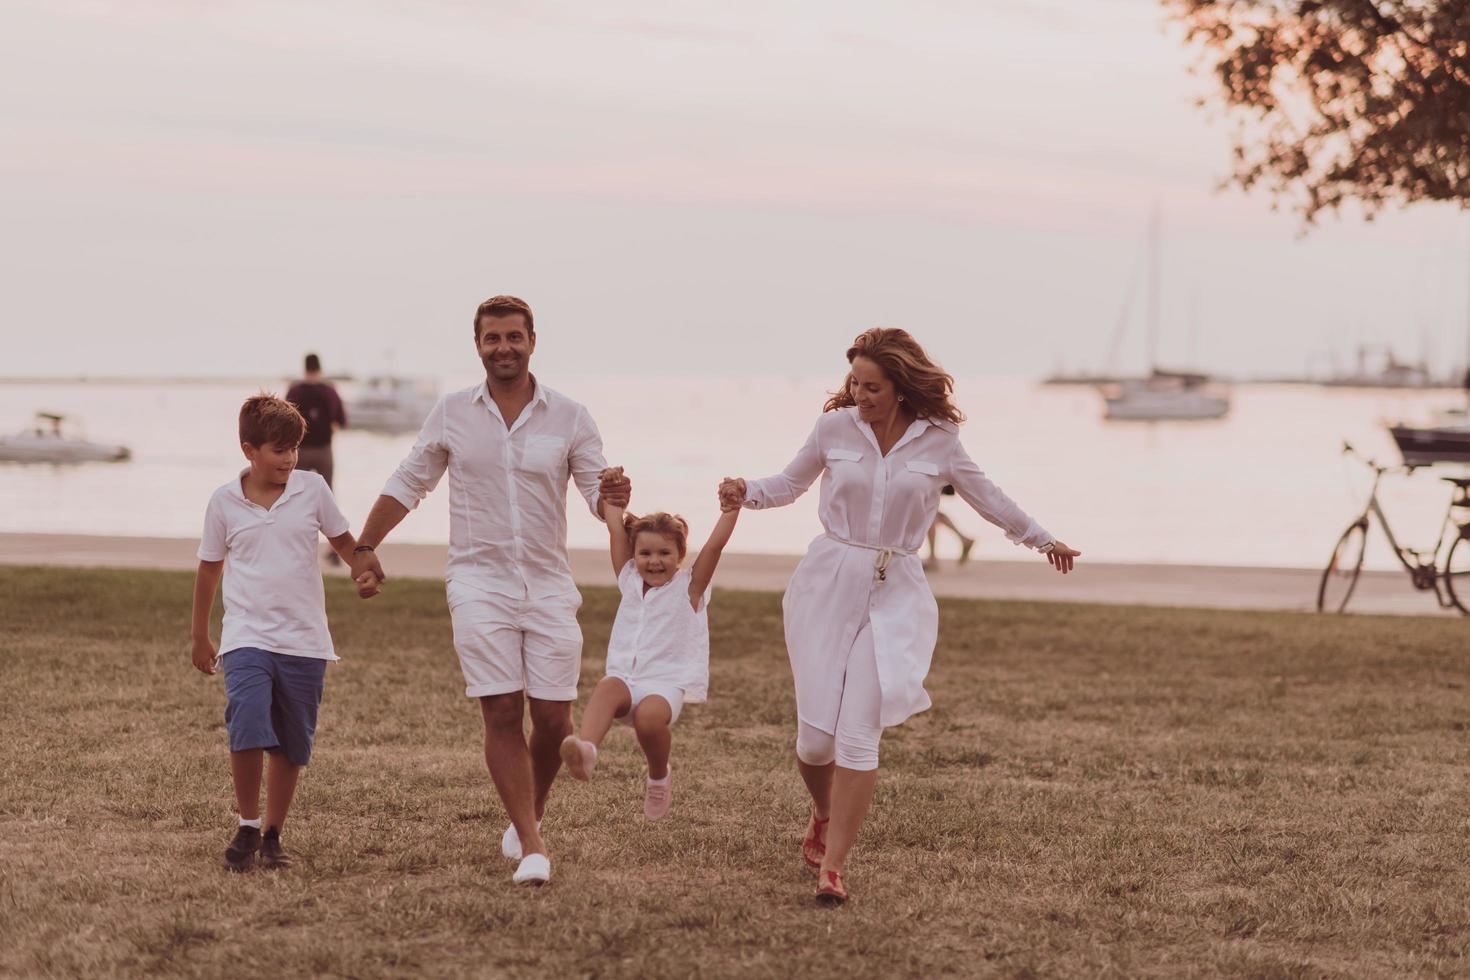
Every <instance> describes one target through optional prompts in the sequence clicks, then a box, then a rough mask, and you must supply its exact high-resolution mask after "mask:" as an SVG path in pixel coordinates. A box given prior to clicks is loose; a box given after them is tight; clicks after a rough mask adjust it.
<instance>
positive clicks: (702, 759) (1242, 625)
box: [0, 568, 1470, 977]
mask: <svg viewBox="0 0 1470 980" xmlns="http://www.w3.org/2000/svg"><path fill="white" fill-rule="evenodd" d="M190 582H191V579H190V577H189V576H187V575H176V574H165V573H139V572H77V571H68V570H59V569H17V568H4V569H0V641H3V649H0V682H3V683H0V690H3V692H4V695H5V701H4V704H5V707H4V711H3V715H0V737H3V739H4V742H5V744H6V746H7V748H8V751H7V752H6V753H5V755H4V757H3V761H0V935H3V936H4V938H5V941H4V942H3V943H0V974H4V975H20V976H46V975H50V976H76V975H87V976H133V975H145V974H147V975H163V976H237V975H242V974H246V973H248V974H251V975H256V976H266V977H269V976H294V975H301V974H319V975H331V976H353V977H369V976H385V975H422V976H531V975H545V974H553V973H554V974H556V975H560V976H566V977H580V976H599V977H615V976H640V977H653V976H704V977H727V976H794V975H799V976H816V977H820V976H832V977H847V976H856V975H862V976H944V975H953V976H1013V977H1024V976H1043V975H1047V976H1058V975H1071V976H1076V975H1089V976H1119V977H1123V976H1127V977H1134V976H1171V977H1172V976H1211V975H1227V976H1258V977H1295V976H1312V977H1316V976H1344V977H1347V976H1351V977H1361V976H1401V975H1406V974H1425V975H1446V976H1447V975H1451V974H1464V973H1465V972H1466V971H1467V969H1470V965H1467V962H1466V952H1467V947H1470V846H1467V839H1470V833H1467V831H1470V818H1467V815H1466V814H1467V804H1470V798H1467V791H1466V785H1467V784H1466V763H1467V760H1470V751H1467V735H1466V727H1467V725H1470V706H1467V704H1466V693H1467V691H1466V688H1467V685H1470V676H1467V675H1470V671H1467V668H1466V660H1465V653H1466V636H1467V633H1466V625H1465V624H1463V623H1460V622H1457V621H1449V620H1439V619H1434V620H1430V619H1425V620H1417V621H1415V620H1406V619H1377V618H1367V617H1364V618H1351V619H1327V618H1314V617H1305V616H1293V615H1274V614H1256V613H1223V612H1195V611H1188V610H1163V609H1128V608H1108V607H1088V606H1055V605H1041V604H1023V603H988V602H947V603H945V604H944V605H943V607H942V609H943V626H942V631H941V638H942V640H941V642H942V646H941V649H940V651H939V654H938V658H937V668H936V670H935V672H934V674H933V676H932V677H931V684H930V688H931V690H932V692H933V693H934V695H935V701H936V706H935V708H934V709H933V710H932V711H930V712H929V713H927V714H926V715H924V716H921V717H920V718H918V719H916V720H915V721H913V722H912V723H910V724H909V725H907V726H905V727H904V728H902V729H897V730H893V731H890V732H889V733H888V735H887V737H886V738H885V740H884V773H883V776H882V778H881V780H880V783H879V790H878V797H877V801H876V804H875V808H874V812H873V815H872V817H871V819H870V821H869V823H868V826H867V828H866V829H865V831H864V835H863V837H862V839H861V840H860V841H859V850H858V851H857V852H856V854H855V856H854V859H853V861H852V862H851V865H850V868H849V872H850V878H851V885H852V888H853V891H854V894H855V897H856V901H855V902H854V903H853V904H851V905H849V906H848V907H847V908H845V909H842V910H839V911H835V912H833V911H826V910H821V909H817V908H814V907H813V906H812V905H811V904H810V902H809V900H808V896H809V893H810V890H811V887H812V879H811V877H810V876H809V874H808V873H807V872H806V871H805V870H804V869H803V867H802V865H801V863H800V859H799V857H798V853H797V841H798V838H799V835H800V831H801V829H802V826H803V822H804V814H805V804H804V802H803V795H802V792H801V788H800V783H799V780H798V779H797V777H796V775H795V773H794V771H793V768H792V763H791V750H790V744H791V740H792V728H793V722H792V718H793V710H792V698H791V692H790V682H789V675H788V673H787V670H786V666H785V662H784V654H783V650H782V645H781V632H780V607H779V601H778V597H777V596H774V595H764V594H732V593H724V594H722V596H721V598H720V599H719V600H718V601H717V602H716V603H715V604H714V605H713V607H712V618H713V629H714V636H715V650H714V658H713V660H714V676H713V683H712V685H711V689H712V694H713V698H714V700H713V701H712V702H711V703H709V704H708V705H703V706H698V707H694V708H691V709H690V710H689V711H688V712H687V713H686V715H685V717H684V718H683V719H681V721H680V722H679V725H678V727H677V729H676V734H675V743H674V752H675V757H674V759H675V771H676V773H677V777H676V796H675V809H674V811H673V812H672V814H671V815H670V817H669V818H668V819H667V820H666V821H664V822H663V823H661V824H659V825H654V826H650V825H647V824H645V823H644V822H643V820H642V815H641V809H640V808H641V789H640V782H639V780H640V775H641V768H640V764H641V758H640V756H639V755H638V751H637V747H636V744H635V743H634V742H633V740H632V738H631V736H630V735H629V733H628V732H626V731H621V730H615V731H614V733H613V736H612V737H611V739H610V742H609V744H608V746H607V748H606V749H605V751H604V755H603V759H604V765H603V766H602V768H601V769H600V770H599V775H598V778H597V779H596V780H595V781H594V782H593V783H591V784H580V783H574V782H572V781H571V780H564V781H561V782H559V783H558V785H557V787H556V789H555V791H554V794H553V798H552V808H551V811H550V815H549V818H548V822H547V825H546V830H547V835H548V840H549V842H550V843H551V846H552V848H553V856H554V861H555V883H554V885H553V886H552V887H551V888H548V889H545V890H542V891H539V892H530V891H522V890H518V889H515V888H514V887H513V886H512V885H511V884H510V880H509V876H510V870H511V868H510V866H509V864H508V863H507V862H505V861H503V859H502V858H501V857H500V856H499V852H498V846H497V845H498V841H499V836H500V831H501V829H502V827H503V817H502V814H501V811H500V808H499V804H498V803H497V802H496V800H495V797H494V794H493V791H492V790H491V788H490V785H489V781H488V778H487V777H486V774H485V772H484V770H483V765H482V762H481V759H480V750H479V741H480V731H479V718H478V712H476V711H475V710H474V707H473V705H472V704H471V703H470V702H469V701H468V700H466V699H465V698H464V697H462V696H461V691H462V687H461V682H460V678H459V675H458V668H457V666H456V664H455V661H454V657H453V654H452V652H451V651H450V648H449V625H448V617H447V615H446V614H445V610H444V602H443V592H442V587H441V586H440V585H438V584H437V583H431V582H397V583H395V586H394V588H393V589H392V590H391V592H389V593H387V594H385V595H384V596H383V597H382V598H380V599H377V600H374V602H373V603H371V604H368V605H362V604H359V603H358V601H357V600H356V599H355V598H354V597H352V596H351V595H349V593H348V592H347V590H346V588H345V587H344V584H343V583H342V582H340V581H333V582H330V583H329V588H328V603H329V607H330V612H331V616H332V623H333V629H334V633H335V635H336V637H337V639H338V646H339V649H340V650H341V652H342V653H343V654H344V656H345V657H346V659H345V660H344V661H343V663H342V664H340V665H338V666H337V667H334V668H333V669H332V670H331V671H330V672H329V673H328V678H327V700H326V703H325V705H324V706H323V711H322V724H321V730H320V738H319V742H318V750H317V755H316V759H315V761H314V763H313V765H312V766H311V768H310V769H309V770H308V772H307V774H306V776H305V778H304V779H303V782H302V789H301V792H300V795H299V797H298V803H297V807H296V812H295V814H294V815H293V822H292V824H291V825H290V826H289V827H288V835H287V836H288V838H289V843H290V845H291V847H292V848H293V850H294V851H295V852H296V853H297V855H298V856H299V857H300V858H301V859H303V863H302V865H301V866H299V867H298V868H297V869H295V870H293V871H291V872H288V873H285V874H281V875H275V876H272V875H268V874H265V873H259V872H257V873H253V874H250V875H247V876H230V875H228V874H226V873H225V872H224V871H222V870H221V869H220V868H219V866H218V861H219V853H220V850H221V848H222V847H223V845H224V843H225V841H226V840H227V839H228V837H229V835H230V833H231V831H232V826H231V825H232V821H233V817H232V805H231V802H230V800H231V796H230V790H229V780H228V774H227V766H226V760H225V752H226V750H225V737H224V731H223V724H222V711H223V694H222V691H221V688H220V685H219V683H218V682H217V681H211V680H207V679H205V678H203V677H201V676H199V675H197V674H195V673H194V672H193V671H192V670H191V669H190V668H189V666H188V656H187V653H186V650H185V643H184V640H185V638H186V631H187V618H188V606H189V590H190ZM613 601H614V596H613V593H612V591H611V590H590V591H589V593H588V596H587V603H586V605H585V606H584V609H583V620H584V624H585V627H586V633H587V651H588V660H587V663H586V665H585V670H584V674H583V682H584V685H586V686H588V687H590V685H591V684H592V683H593V682H595V681H596V679H597V676H598V668H599V663H598V654H599V652H600V650H601V648H602V645H603V643H604V642H605V640H606V635H607V628H608V624H609V620H610V616H611V613H612V609H613Z"/></svg>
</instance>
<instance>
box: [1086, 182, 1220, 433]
mask: <svg viewBox="0 0 1470 980" xmlns="http://www.w3.org/2000/svg"><path fill="white" fill-rule="evenodd" d="M1159 226H1160V217H1159V210H1158V208H1157V207H1155V209H1154V212H1153V215H1152V216H1151V218H1150V219H1149V227H1148V243H1147V248H1146V251H1145V255H1146V261H1147V266H1148V271H1147V275H1146V276H1145V277H1144V278H1145V279H1146V281H1147V283H1148V297H1147V299H1148V307H1147V312H1146V314H1145V316H1146V322H1147V329H1148V364H1149V373H1148V374H1146V375H1144V376H1143V377H1135V378H1122V379H1119V380H1117V381H1114V382H1112V383H1109V384H1101V385H1099V386H1098V391H1099V392H1101V393H1102V396H1103V418H1105V419H1108V420H1110V421H1119V422H1167V421H1177V422H1195V421H1201V420H1206V419H1218V418H1223V417H1224V416H1225V415H1227V414H1229V412H1230V391H1229V389H1228V388H1226V387H1224V386H1223V385H1220V384H1219V383H1217V382H1215V381H1214V380H1213V379H1212V378H1211V377H1210V376H1209V375H1207V374H1204V373H1202V372H1199V371H1165V370H1161V369H1160V368H1159V366H1158V349H1159V287H1160V283H1161V280H1162V276H1161V274H1160V263H1159V259H1160V240H1161V235H1160V230H1159ZM1137 278H1138V277H1137V276H1135V282H1136V281H1137ZM1131 293H1132V288H1131V287H1130V299H1129V302H1128V304H1127V305H1131V302H1132V300H1131ZM1125 309H1126V306H1125ZM1126 319H1127V318H1126V314H1125V315H1124V316H1122V317H1120V318H1119V330H1118V332H1117V334H1116V335H1115V337H1114V340H1113V350H1114V351H1115V352H1116V350H1117V348H1118V346H1119V343H1120V341H1121V330H1122V325H1123V323H1124V322H1126ZM1191 319H1196V317H1194V316H1193V315H1192V316H1191Z"/></svg>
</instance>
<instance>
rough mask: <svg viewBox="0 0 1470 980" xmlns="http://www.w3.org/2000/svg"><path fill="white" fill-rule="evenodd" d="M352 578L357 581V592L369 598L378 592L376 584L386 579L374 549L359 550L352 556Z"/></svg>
mask: <svg viewBox="0 0 1470 980" xmlns="http://www.w3.org/2000/svg"><path fill="white" fill-rule="evenodd" d="M352 580H353V581H354V582H356V583H357V594H358V596H360V597H361V598H363V599H371V598H372V597H373V596H375V595H377V594H378V591H379V590H378V586H379V585H380V584H381V583H383V582H386V581H388V576H387V575H385V574H384V573H383V564H382V562H380V561H378V554H377V552H375V551H359V552H357V553H356V554H354V555H353V556H352Z"/></svg>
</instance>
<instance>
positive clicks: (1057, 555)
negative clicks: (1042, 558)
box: [1046, 541, 1082, 575]
mask: <svg viewBox="0 0 1470 980" xmlns="http://www.w3.org/2000/svg"><path fill="white" fill-rule="evenodd" d="M1081 554H1082V552H1080V551H1077V550H1076V549H1075V548H1068V547H1067V546H1066V545H1065V544H1063V543H1062V542H1060V541H1057V542H1054V543H1053V545H1052V549H1051V551H1049V552H1047V554H1046V560H1047V561H1048V562H1049V563H1050V564H1051V566H1052V567H1053V568H1055V569H1056V570H1057V571H1059V572H1061V573H1062V574H1063V575H1065V574H1067V573H1068V572H1070V571H1071V570H1072V565H1073V564H1074V561H1073V559H1075V558H1077V557H1078V556H1080V555H1081Z"/></svg>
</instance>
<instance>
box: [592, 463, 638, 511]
mask: <svg viewBox="0 0 1470 980" xmlns="http://www.w3.org/2000/svg"><path fill="white" fill-rule="evenodd" d="M597 494H598V496H599V497H601V498H602V499H603V500H605V501H606V502H607V503H609V504H611V505H612V506H614V507H622V508H624V509H627V506H628V503H629V501H631V500H632V499H633V482H632V481H631V480H629V479H628V478H627V477H626V476H625V475H623V468H622V467H621V466H609V467H608V468H607V469H605V470H603V471H602V472H601V473H600V474H598V487H597Z"/></svg>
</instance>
